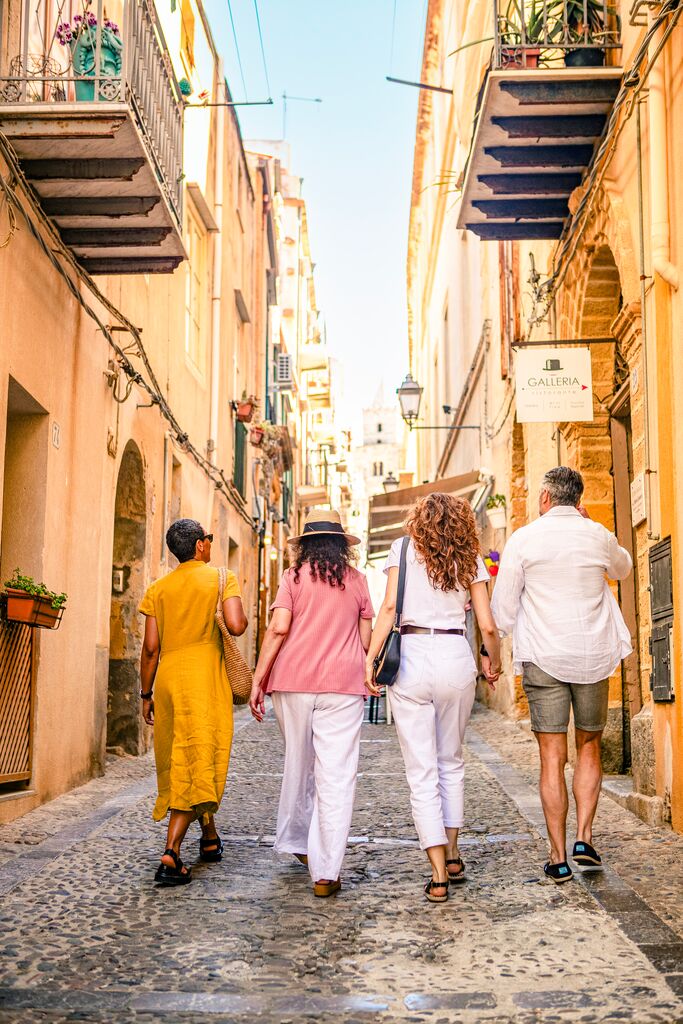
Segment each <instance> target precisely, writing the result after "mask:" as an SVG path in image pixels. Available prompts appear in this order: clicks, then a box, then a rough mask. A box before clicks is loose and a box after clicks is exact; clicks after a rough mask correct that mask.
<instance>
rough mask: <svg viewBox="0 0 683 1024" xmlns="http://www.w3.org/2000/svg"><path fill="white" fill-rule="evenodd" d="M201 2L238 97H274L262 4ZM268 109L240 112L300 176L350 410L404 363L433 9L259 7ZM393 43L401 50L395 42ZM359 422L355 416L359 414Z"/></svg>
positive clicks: (327, 0)
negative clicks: (412, 214) (417, 83)
mask: <svg viewBox="0 0 683 1024" xmlns="http://www.w3.org/2000/svg"><path fill="white" fill-rule="evenodd" d="M231 7H232V15H233V20H234V24H235V32H236V36H237V43H238V47H239V55H240V58H241V63H242V71H240V67H239V63H238V59H237V51H236V47H235V43H234V38H233V32H232V27H231V21H230V6H229V5H228V0H205V9H206V11H207V14H208V16H209V20H210V22H211V27H212V31H213V34H214V37H215V41H216V45H217V47H218V49H219V51H220V53H221V54H222V56H223V58H224V62H225V70H226V77H227V79H228V84H229V87H230V90H231V92H232V95H233V99H235V100H244V99H249V100H252V101H253V100H262V99H267V98H268V93H269V89H268V84H267V82H266V75H265V72H264V67H263V61H262V58H261V51H260V47H259V36H258V26H257V20H256V9H257V8H256V4H255V2H254V0H231ZM258 12H259V15H260V21H261V28H262V32H263V43H264V50H265V56H266V67H267V74H268V79H269V82H270V94H271V95H272V97H273V99H274V101H275V102H274V105H273V106H272V107H259V106H253V107H246V106H240V107H238V108H237V113H238V116H239V120H240V124H241V127H242V134H243V137H244V138H245V140H248V139H250V138H252V139H273V138H276V139H280V138H282V129H283V103H282V94H283V92H286V93H287V94H288V96H292V97H294V96H300V97H310V98H317V97H319V98H320V99H322V103H310V102H300V101H296V100H290V101H288V103H287V128H286V131H287V141H288V142H289V143H290V147H291V163H292V166H291V168H290V170H292V171H293V172H294V173H295V174H298V175H299V176H301V177H303V179H304V185H303V189H304V198H305V199H306V203H307V208H308V223H309V232H310V237H311V254H312V257H313V260H314V262H315V264H316V269H315V278H316V294H317V299H318V304H319V306H320V309H321V310H322V313H323V316H324V321H325V324H326V328H327V338H328V342H329V346H330V352H331V354H332V355H333V356H335V357H336V358H338V359H339V360H340V362H341V364H342V374H343V381H344V399H343V404H342V409H341V412H342V415H343V416H345V417H347V418H348V419H347V421H348V422H351V411H352V410H353V411H354V412H356V413H357V412H358V411H359V410H360V408H361V407H362V405H367V404H370V403H371V402H372V399H373V397H374V395H375V393H376V392H377V389H378V386H379V384H380V383H381V382H383V383H384V387H385V393H386V395H387V397H389V396H392V397H393V394H394V392H395V389H396V388H397V387H398V385H399V384H400V382H401V380H402V379H403V376H404V375H405V373H406V371H407V368H408V344H407V314H406V285H405V262H406V250H407V240H408V215H409V210H410V190H411V178H412V162H413V146H414V139H415V118H416V113H417V98H418V93H419V90H418V89H414V88H410V87H408V86H403V85H395V84H392V83H390V82H387V81H386V78H385V76H386V75H393V76H395V77H398V78H407V79H411V80H415V79H416V78H418V77H419V69H420V64H421V56H422V36H423V26H424V18H425V13H426V3H425V0H317V2H312V0H258ZM392 40H393V45H392ZM354 418H355V417H354Z"/></svg>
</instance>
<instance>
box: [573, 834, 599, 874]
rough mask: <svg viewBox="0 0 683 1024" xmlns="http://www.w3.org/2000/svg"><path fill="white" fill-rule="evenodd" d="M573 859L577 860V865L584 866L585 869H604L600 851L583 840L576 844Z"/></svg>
mask: <svg viewBox="0 0 683 1024" xmlns="http://www.w3.org/2000/svg"><path fill="white" fill-rule="evenodd" d="M572 859H573V860H575V861H576V863H577V864H582V865H583V866H584V867H590V868H601V867H602V857H601V856H600V854H599V853H598V851H597V850H596V849H595V847H594V846H591V844H590V843H586V842H585V841H584V840H583V839H579V840H577V842H575V843H574V849H573V851H572Z"/></svg>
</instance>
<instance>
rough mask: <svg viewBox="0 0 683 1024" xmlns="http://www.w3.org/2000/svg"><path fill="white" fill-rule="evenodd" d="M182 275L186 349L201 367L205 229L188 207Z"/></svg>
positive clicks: (204, 322) (203, 338) (202, 367)
mask: <svg viewBox="0 0 683 1024" xmlns="http://www.w3.org/2000/svg"><path fill="white" fill-rule="evenodd" d="M187 253H188V256H189V260H188V262H187V265H186V270H185V273H186V278H185V352H186V354H187V356H188V358H189V359H190V361H191V362H192V363H193V365H194V366H195V367H196V368H197V369H198V370H200V371H201V372H203V371H204V368H205V366H204V364H205V356H206V352H205V347H206V345H205V334H206V291H205V282H206V280H207V273H206V233H205V232H204V229H203V228H202V226H201V225H200V223H199V221H198V220H197V218H196V217H195V216H194V214H193V213H192V212H191V211H190V210H188V217H187Z"/></svg>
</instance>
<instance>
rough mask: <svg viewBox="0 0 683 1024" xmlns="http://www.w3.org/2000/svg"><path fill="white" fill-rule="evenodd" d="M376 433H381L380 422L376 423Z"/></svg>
mask: <svg viewBox="0 0 683 1024" xmlns="http://www.w3.org/2000/svg"><path fill="white" fill-rule="evenodd" d="M377 433H378V434H381V433H382V424H381V423H378V424H377Z"/></svg>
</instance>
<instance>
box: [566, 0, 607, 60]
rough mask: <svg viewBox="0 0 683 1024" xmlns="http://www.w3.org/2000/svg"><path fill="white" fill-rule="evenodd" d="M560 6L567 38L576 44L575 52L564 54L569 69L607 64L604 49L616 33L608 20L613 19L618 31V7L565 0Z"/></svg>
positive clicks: (594, 0) (589, 0)
mask: <svg viewBox="0 0 683 1024" xmlns="http://www.w3.org/2000/svg"><path fill="white" fill-rule="evenodd" d="M558 3H559V0H558ZM561 6H562V10H563V15H564V27H565V32H566V39H567V41H568V42H569V43H570V44H572V43H573V44H574V49H569V50H567V52H566V53H565V58H564V62H565V64H566V66H567V67H596V66H598V67H599V66H600V65H602V64H604V63H605V50H604V46H605V44H606V43H607V41H608V39H609V37H610V36H611V35H612V34H613V33H611V32H610V31H609V29H608V27H607V20H608V19H609V18H613V19H614V20H615V24H616V25H617V28H618V24H619V14H618V12H617V10H616V8H615V7H609V6H607V5H606V4H604V3H603V0H563V2H562V5H561Z"/></svg>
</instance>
